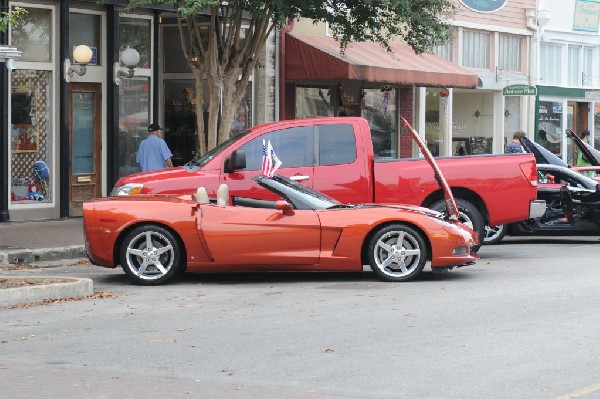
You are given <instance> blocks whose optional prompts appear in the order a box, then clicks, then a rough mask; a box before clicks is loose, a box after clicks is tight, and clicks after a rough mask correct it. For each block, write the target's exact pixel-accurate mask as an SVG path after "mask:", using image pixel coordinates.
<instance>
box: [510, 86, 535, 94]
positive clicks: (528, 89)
mask: <svg viewBox="0 0 600 399" xmlns="http://www.w3.org/2000/svg"><path fill="white" fill-rule="evenodd" d="M502 95H504V96H535V95H537V89H536V87H535V86H529V85H510V86H506V87H505V88H504V89H502Z"/></svg>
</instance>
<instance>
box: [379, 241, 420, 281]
mask: <svg viewBox="0 0 600 399" xmlns="http://www.w3.org/2000/svg"><path fill="white" fill-rule="evenodd" d="M373 259H374V260H375V264H376V266H377V268H378V269H379V270H381V272H382V273H384V274H386V275H388V276H390V277H405V276H408V275H410V274H411V273H412V272H413V271H414V270H415V269H416V268H417V266H418V265H419V262H420V260H421V248H420V246H419V242H418V241H417V240H416V239H415V237H413V236H412V235H410V234H408V233H406V232H404V231H390V232H389V233H386V234H384V235H382V236H381V237H379V239H378V240H377V242H376V243H375V247H374V249H373Z"/></svg>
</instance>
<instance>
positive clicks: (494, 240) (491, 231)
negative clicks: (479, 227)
mask: <svg viewBox="0 0 600 399" xmlns="http://www.w3.org/2000/svg"><path fill="white" fill-rule="evenodd" d="M507 230H508V225H506V224H501V225H498V226H487V225H486V226H485V238H484V239H483V243H484V244H486V245H493V244H498V243H499V242H500V241H502V239H503V238H504V236H505V235H506V231H507Z"/></svg>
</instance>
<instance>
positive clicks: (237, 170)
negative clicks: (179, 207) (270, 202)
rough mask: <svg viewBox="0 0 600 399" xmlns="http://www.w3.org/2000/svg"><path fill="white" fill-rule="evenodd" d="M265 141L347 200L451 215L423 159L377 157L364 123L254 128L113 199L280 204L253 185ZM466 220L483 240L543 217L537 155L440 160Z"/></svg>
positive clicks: (294, 167) (293, 172) (292, 169)
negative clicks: (199, 191) (499, 229)
mask: <svg viewBox="0 0 600 399" xmlns="http://www.w3.org/2000/svg"><path fill="white" fill-rule="evenodd" d="M263 141H271V143H272V145H273V148H274V150H275V151H276V153H277V156H278V158H279V159H280V160H281V161H282V162H283V164H282V166H281V168H280V169H279V170H278V173H280V174H281V175H283V176H287V177H290V178H291V179H293V180H296V181H300V182H302V184H304V185H306V186H307V187H311V188H314V189H315V190H318V191H321V192H323V193H325V194H327V195H329V196H331V197H333V198H335V199H337V200H338V201H341V202H345V203H346V202H348V203H395V204H412V205H418V206H423V207H427V208H431V209H434V210H438V211H444V209H445V202H444V198H443V191H442V190H441V189H440V187H439V185H438V183H437V182H436V178H435V177H434V174H433V173H432V172H431V167H430V166H429V165H428V163H427V161H426V160H423V159H421V158H405V159H391V158H381V157H380V158H375V155H374V152H373V142H372V136H371V132H370V129H369V125H368V122H367V121H366V120H365V119H363V118H357V117H344V118H314V119H297V120H286V121H280V122H275V123H269V124H265V125H261V126H256V127H253V128H251V129H250V130H249V131H247V132H245V133H244V134H241V135H239V136H236V137H232V138H231V139H230V140H228V141H226V142H224V143H223V144H221V145H220V146H218V147H216V148H214V149H213V150H211V151H209V152H207V153H206V154H204V155H202V156H199V157H197V158H196V159H194V160H192V161H191V162H189V163H188V164H186V165H185V166H184V167H178V168H170V169H163V170H160V171H153V172H148V173H141V174H134V175H130V176H126V177H123V178H121V179H120V180H119V181H118V182H117V184H116V185H115V187H114V189H113V190H112V193H111V195H118V196H120V195H133V194H191V193H193V192H195V191H196V188H197V187H199V186H205V187H207V188H209V189H210V190H212V191H211V192H210V194H211V195H213V196H214V194H215V192H214V190H215V189H216V187H218V186H219V185H220V184H221V183H226V184H227V185H228V186H229V189H230V190H231V192H232V194H233V195H236V196H250V197H254V198H261V199H273V195H272V193H269V192H268V191H267V190H261V189H260V188H258V187H257V186H256V185H255V184H253V181H252V177H254V176H256V175H258V174H260V171H261V165H262V153H263ZM438 163H439V167H440V168H441V169H442V171H443V172H444V175H445V177H446V180H447V181H448V184H449V185H450V187H451V189H452V191H453V192H454V194H455V197H456V203H457V205H458V207H459V210H460V213H461V216H462V218H463V221H464V222H465V223H466V224H467V225H469V226H471V227H472V228H473V229H474V230H475V231H476V232H477V233H478V234H480V235H481V236H483V233H484V231H485V230H484V229H485V225H486V224H491V225H498V224H503V223H511V222H516V221H520V220H525V219H528V218H533V217H537V216H541V215H542V214H543V213H544V209H545V204H543V202H541V201H538V200H537V199H536V195H537V192H536V183H537V170H536V165H535V160H534V157H533V156H532V155H531V154H510V155H504V154H502V155H474V156H464V157H446V158H441V159H438Z"/></svg>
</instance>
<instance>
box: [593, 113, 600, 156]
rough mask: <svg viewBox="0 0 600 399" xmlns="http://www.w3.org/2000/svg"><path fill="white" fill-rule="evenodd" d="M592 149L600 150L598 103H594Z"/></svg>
mask: <svg viewBox="0 0 600 399" xmlns="http://www.w3.org/2000/svg"><path fill="white" fill-rule="evenodd" d="M594 148H595V149H597V150H600V103H594Z"/></svg>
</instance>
